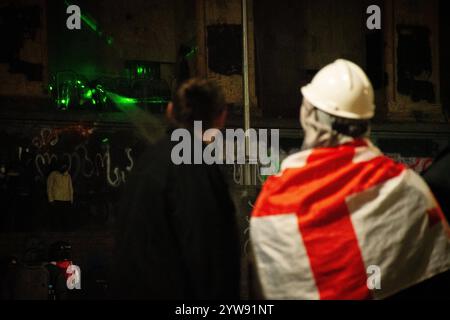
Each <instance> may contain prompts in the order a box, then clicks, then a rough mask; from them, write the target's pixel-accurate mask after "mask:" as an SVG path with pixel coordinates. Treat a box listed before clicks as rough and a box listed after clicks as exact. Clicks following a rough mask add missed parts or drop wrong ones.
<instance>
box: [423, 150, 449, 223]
mask: <svg viewBox="0 0 450 320" xmlns="http://www.w3.org/2000/svg"><path fill="white" fill-rule="evenodd" d="M423 178H424V179H425V181H426V182H427V183H428V185H429V186H430V189H431V191H433V194H434V195H435V197H436V199H437V200H438V202H439V204H440V205H441V208H442V211H443V212H444V214H445V216H446V217H447V221H450V146H449V147H447V148H446V149H445V150H444V151H442V152H441V153H440V154H439V155H438V156H437V157H436V159H435V160H434V162H433V164H432V165H431V167H430V168H428V170H427V171H426V172H425V173H424V174H423Z"/></svg>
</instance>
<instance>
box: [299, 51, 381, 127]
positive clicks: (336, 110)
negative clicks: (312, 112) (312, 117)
mask: <svg viewBox="0 0 450 320" xmlns="http://www.w3.org/2000/svg"><path fill="white" fill-rule="evenodd" d="M301 91H302V94H303V97H304V98H306V99H307V100H308V101H309V102H310V103H311V104H312V105H313V106H315V107H316V108H318V109H320V110H322V111H325V112H326V113H329V114H332V115H335V116H337V117H342V118H349V119H370V118H372V117H373V115H374V113H375V104H374V93H373V88H372V84H371V83H370V80H369V78H368V77H367V75H366V74H365V73H364V71H363V70H362V69H361V68H360V67H359V66H357V65H356V64H354V63H353V62H350V61H347V60H344V59H339V60H336V61H335V62H333V63H332V64H329V65H327V66H325V67H324V68H322V69H321V70H320V71H319V72H318V73H317V74H316V75H315V76H314V78H313V80H312V81H311V83H310V84H308V85H306V86H304V87H303V88H302V89H301Z"/></svg>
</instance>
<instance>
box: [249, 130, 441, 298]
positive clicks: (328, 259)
mask: <svg viewBox="0 0 450 320" xmlns="http://www.w3.org/2000/svg"><path fill="white" fill-rule="evenodd" d="M250 227H251V242H252V245H253V251H254V255H255V259H256V266H257V271H258V275H259V278H260V281H261V285H262V289H263V293H264V295H265V297H266V298H268V299H373V298H375V299H380V298H385V297H388V296H390V295H392V294H394V293H396V292H398V291H400V290H402V289H405V288H408V287H410V286H412V285H414V284H416V283H419V282H421V281H423V280H426V279H428V278H430V277H432V276H434V275H437V274H439V273H442V272H444V271H446V270H448V269H450V240H449V233H448V230H449V229H448V223H447V221H446V220H445V218H444V216H443V214H442V211H441V210H440V208H439V205H438V204H437V202H436V201H435V199H434V197H433V195H432V193H431V192H430V190H429V188H428V186H427V185H426V184H425V183H424V182H423V180H422V179H421V178H420V177H419V176H418V175H416V174H415V173H414V172H413V171H412V170H410V169H408V168H406V167H405V166H404V165H402V164H399V163H396V162H394V161H393V160H391V159H389V158H387V157H385V156H384V155H383V154H382V153H381V152H380V151H379V150H378V149H377V148H375V147H374V146H373V145H372V144H371V143H370V141H368V140H363V139H359V140H354V141H352V142H350V143H347V144H343V145H340V146H337V147H330V148H317V149H312V150H307V151H302V152H299V153H297V154H294V155H292V156H290V157H288V158H287V159H286V160H285V161H284V162H283V164H282V167H281V173H280V174H278V175H277V176H272V177H270V178H269V179H268V180H267V182H266V183H265V185H264V187H263V190H262V192H261V194H260V196H259V198H258V200H257V202H256V204H255V207H254V210H253V213H252V217H251V222H250ZM372 270H379V272H380V273H379V276H380V282H379V285H380V286H378V288H377V287H373V286H370V285H368V280H369V282H370V279H371V275H372V272H373V271H372ZM375 276H377V275H375Z"/></svg>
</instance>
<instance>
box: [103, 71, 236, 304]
mask: <svg viewBox="0 0 450 320" xmlns="http://www.w3.org/2000/svg"><path fill="white" fill-rule="evenodd" d="M167 117H168V120H169V122H170V124H171V129H170V130H169V134H168V135H166V136H164V137H163V138H162V139H161V140H160V141H159V142H157V143H156V144H155V145H153V146H151V147H150V148H149V150H148V151H147V152H145V153H144V155H143V156H142V157H141V159H140V161H139V163H138V165H137V167H136V168H135V169H133V173H132V175H131V177H130V178H129V180H128V184H127V186H126V190H125V194H124V198H123V201H122V205H121V208H120V214H119V218H118V223H117V232H116V239H115V240H116V248H115V256H114V260H115V263H114V271H113V278H112V280H111V282H112V289H113V290H112V291H113V295H114V297H115V298H120V299H237V298H239V274H240V263H239V257H240V252H239V240H238V235H237V225H236V219H235V211H234V206H233V203H232V200H231V198H230V195H229V192H228V188H227V184H226V182H225V180H224V178H223V176H222V174H221V172H220V170H219V168H218V167H217V166H215V165H188V164H181V165H175V164H174V163H173V162H172V160H171V151H172V148H173V146H174V145H175V142H172V141H171V138H170V133H171V132H172V131H173V130H175V129H176V128H184V129H187V130H188V131H190V132H191V133H192V134H191V137H192V139H199V137H198V136H196V135H195V134H194V133H193V125H194V123H193V122H194V121H202V124H203V128H204V129H205V130H207V129H208V128H221V127H223V125H224V122H225V117H226V111H225V103H224V98H223V95H222V93H221V91H220V90H219V89H218V88H217V87H216V85H215V84H214V83H212V82H210V81H207V80H197V79H193V80H189V81H187V82H185V83H184V84H183V85H181V86H180V88H179V89H178V91H177V92H176V94H175V96H174V98H173V102H171V103H170V104H169V105H168V108H167ZM200 139H201V138H200ZM191 154H193V153H191Z"/></svg>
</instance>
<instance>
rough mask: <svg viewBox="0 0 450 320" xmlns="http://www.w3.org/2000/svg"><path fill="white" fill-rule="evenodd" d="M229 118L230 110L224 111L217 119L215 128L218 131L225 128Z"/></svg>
mask: <svg viewBox="0 0 450 320" xmlns="http://www.w3.org/2000/svg"><path fill="white" fill-rule="evenodd" d="M227 116H228V110H227V109H224V110H223V111H222V112H221V113H220V114H219V116H218V117H217V118H216V121H214V122H215V123H214V127H215V128H217V129H222V128H223V127H225V124H226V122H227Z"/></svg>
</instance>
